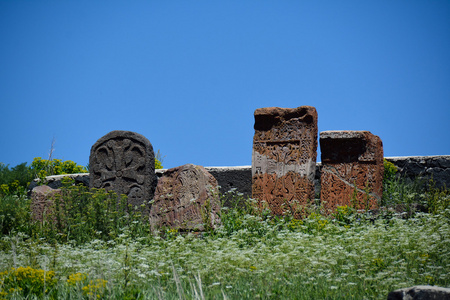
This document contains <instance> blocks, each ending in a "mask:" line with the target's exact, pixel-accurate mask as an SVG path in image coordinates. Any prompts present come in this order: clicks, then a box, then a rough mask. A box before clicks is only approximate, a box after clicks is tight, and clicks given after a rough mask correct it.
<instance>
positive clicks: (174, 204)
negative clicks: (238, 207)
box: [150, 164, 220, 231]
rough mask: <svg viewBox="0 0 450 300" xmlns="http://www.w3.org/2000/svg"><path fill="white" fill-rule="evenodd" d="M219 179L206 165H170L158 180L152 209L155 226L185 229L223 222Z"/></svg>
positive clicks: (156, 227)
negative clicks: (173, 166)
mask: <svg viewBox="0 0 450 300" xmlns="http://www.w3.org/2000/svg"><path fill="white" fill-rule="evenodd" d="M219 211H220V202H219V195H218V186H217V180H216V179H215V178H214V177H213V176H212V175H211V174H210V173H209V172H208V171H206V169H205V168H203V167H202V166H195V165H192V164H187V165H183V166H181V167H176V168H172V169H169V170H167V171H165V172H164V175H163V176H162V177H161V178H160V179H159V180H158V185H157V187H156V191H155V198H154V203H153V205H152V208H151V210H150V225H151V227H152V230H153V231H154V230H156V229H158V228H161V227H166V228H176V229H179V230H181V231H190V230H200V231H203V230H205V226H204V225H205V224H206V222H208V227H210V228H215V227H216V226H217V225H218V224H220V218H219Z"/></svg>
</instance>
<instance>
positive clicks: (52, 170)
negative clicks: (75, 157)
mask: <svg viewBox="0 0 450 300" xmlns="http://www.w3.org/2000/svg"><path fill="white" fill-rule="evenodd" d="M30 170H31V172H32V173H33V174H35V177H37V178H39V179H41V180H44V179H45V177H46V176H50V175H62V174H74V173H87V172H88V171H87V169H86V168H85V167H83V166H80V165H77V164H76V163H75V162H73V161H71V160H66V161H62V160H60V159H51V160H48V159H42V158H40V157H35V158H34V159H33V162H32V163H31V165H30Z"/></svg>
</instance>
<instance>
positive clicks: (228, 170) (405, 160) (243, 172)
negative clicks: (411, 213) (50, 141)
mask: <svg viewBox="0 0 450 300" xmlns="http://www.w3.org/2000/svg"><path fill="white" fill-rule="evenodd" d="M386 159H387V160H388V161H390V162H392V163H393V164H394V165H395V166H397V167H398V170H399V173H400V174H401V176H403V177H405V178H407V179H408V180H414V179H415V178H416V177H421V178H424V179H425V180H428V179H430V178H433V180H434V181H435V182H436V187H443V186H444V185H445V186H446V187H447V188H450V155H441V156H403V157H386ZM321 168H322V164H321V163H317V168H316V175H315V180H314V181H315V193H316V197H318V195H319V194H320V172H321ZM205 169H206V170H207V171H208V172H210V173H211V174H212V175H213V176H214V177H215V178H216V179H217V182H218V184H219V186H220V191H221V192H222V193H224V192H227V191H229V190H230V189H233V188H235V189H236V190H237V191H238V192H240V193H243V194H244V196H248V197H251V194H252V167H251V166H241V167H205ZM155 172H156V176H157V177H162V176H163V174H164V172H165V169H161V170H155ZM64 176H70V177H72V178H74V179H75V182H76V183H82V184H85V185H87V186H88V185H89V173H80V174H70V175H55V176H49V177H47V180H48V186H50V187H51V188H54V189H57V188H59V187H61V179H62V178H63V177H64ZM36 185H37V182H36V181H34V182H32V183H31V184H30V187H29V190H30V191H31V189H33V187H35V186H36Z"/></svg>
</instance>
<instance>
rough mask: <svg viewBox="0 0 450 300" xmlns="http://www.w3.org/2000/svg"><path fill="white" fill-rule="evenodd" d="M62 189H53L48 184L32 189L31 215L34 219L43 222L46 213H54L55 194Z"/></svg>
mask: <svg viewBox="0 0 450 300" xmlns="http://www.w3.org/2000/svg"><path fill="white" fill-rule="evenodd" d="M60 193H61V190H60V189H52V188H51V187H49V186H47V185H39V186H36V187H34V188H33V190H32V191H31V216H32V218H33V220H36V221H40V222H42V221H43V219H44V216H45V215H49V214H51V213H52V206H53V203H54V202H53V201H54V200H53V196H54V195H56V194H60Z"/></svg>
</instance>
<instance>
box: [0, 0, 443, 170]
mask: <svg viewBox="0 0 450 300" xmlns="http://www.w3.org/2000/svg"><path fill="white" fill-rule="evenodd" d="M0 103H1V118H0V135H1V140H0V143H1V144H0V162H3V163H5V164H9V165H10V166H15V165H17V164H19V163H22V162H28V163H30V162H31V161H32V160H33V158H34V157H38V156H40V157H43V158H47V157H48V154H49V151H50V146H51V143H52V140H53V138H54V139H55V145H54V152H53V157H54V158H59V159H63V160H73V161H75V162H77V163H79V164H81V165H87V164H88V161H89V152H90V148H91V146H92V145H93V144H94V143H95V141H96V140H97V139H99V138H100V137H102V136H103V135H105V134H106V133H108V132H109V131H112V130H130V131H135V132H138V133H140V134H142V135H144V136H145V137H147V138H148V139H149V140H150V142H151V143H152V144H153V147H154V149H155V150H158V149H159V150H160V151H161V153H162V155H163V156H165V158H164V161H163V165H164V167H169V168H170V167H176V166H180V165H183V164H186V163H193V164H198V165H203V166H239V165H250V164H251V153H252V139H253V134H254V129H253V124H254V117H253V113H254V111H255V109H257V108H260V107H269V106H278V107H298V106H302V105H311V106H314V107H316V109H317V111H318V115H319V121H318V124H319V131H325V130H368V131H371V132H372V133H373V134H376V135H378V136H380V137H381V139H382V141H383V144H384V153H385V156H408V155H448V154H450V126H449V125H450V121H449V120H450V117H449V116H450V1H431V0H430V1H412V0H408V1H406V0H405V1H396V0H390V1H382V0H377V1H359V0H355V1H345V0H344V1H334V0H332V1H297V0H295V1H293V0H292V1H266V0H254V1H250V0H236V1H235V0H226V1H225V0H223V1H211V0H195V1H187V0H178V1H177V0H172V1H156V0H147V1H22V0H14V1H5V0H0ZM318 160H319V161H320V149H319V155H318Z"/></svg>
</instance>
